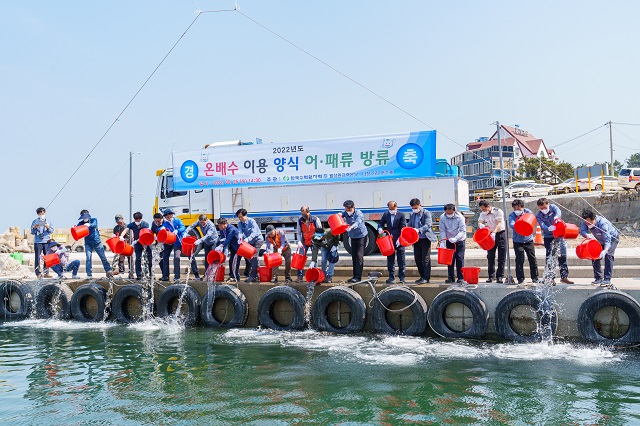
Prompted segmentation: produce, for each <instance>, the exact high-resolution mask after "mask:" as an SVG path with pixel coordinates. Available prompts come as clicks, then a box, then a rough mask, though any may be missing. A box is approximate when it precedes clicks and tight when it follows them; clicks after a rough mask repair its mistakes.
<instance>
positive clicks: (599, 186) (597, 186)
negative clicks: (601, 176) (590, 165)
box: [593, 184, 602, 191]
mask: <svg viewBox="0 0 640 426" xmlns="http://www.w3.org/2000/svg"><path fill="white" fill-rule="evenodd" d="M593 189H595V190H596V191H602V185H600V184H598V185H596V186H595V188H593Z"/></svg>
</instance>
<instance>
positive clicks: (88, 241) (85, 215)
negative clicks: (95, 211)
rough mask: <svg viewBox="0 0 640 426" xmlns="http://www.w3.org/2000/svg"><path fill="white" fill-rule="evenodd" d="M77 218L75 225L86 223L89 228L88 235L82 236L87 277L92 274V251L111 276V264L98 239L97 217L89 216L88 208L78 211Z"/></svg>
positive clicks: (108, 275)
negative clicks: (78, 215)
mask: <svg viewBox="0 0 640 426" xmlns="http://www.w3.org/2000/svg"><path fill="white" fill-rule="evenodd" d="M78 220H79V222H78V224H77V225H76V226H81V225H86V226H87V227H88V228H89V235H87V236H86V237H84V250H85V256H86V261H87V265H86V269H87V278H91V277H92V276H93V275H92V272H93V268H92V263H91V257H92V255H93V252H94V251H95V252H96V254H97V255H98V257H99V258H100V261H101V262H102V266H103V267H104V270H105V272H106V273H107V277H109V278H112V277H113V272H112V271H111V265H109V262H108V261H107V256H106V255H105V254H104V246H103V245H102V240H101V239H100V231H98V219H96V218H95V217H91V215H90V214H89V210H82V211H81V212H80V217H79V218H78Z"/></svg>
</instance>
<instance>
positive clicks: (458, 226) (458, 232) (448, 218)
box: [440, 204, 467, 284]
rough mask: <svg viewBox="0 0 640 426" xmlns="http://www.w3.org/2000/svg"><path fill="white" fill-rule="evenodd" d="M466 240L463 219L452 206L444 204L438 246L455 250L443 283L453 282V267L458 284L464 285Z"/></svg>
mask: <svg viewBox="0 0 640 426" xmlns="http://www.w3.org/2000/svg"><path fill="white" fill-rule="evenodd" d="M466 239H467V231H466V229H465V224H464V217H462V214H460V213H458V212H456V206H455V205H453V204H445V206H444V214H443V215H442V216H440V245H441V246H442V247H446V248H449V249H455V253H454V256H453V262H451V265H449V267H448V268H447V272H448V278H447V279H446V281H445V283H447V284H451V283H454V282H455V277H454V276H453V272H454V267H455V272H456V275H457V277H458V283H461V284H462V283H464V275H462V268H463V267H464V251H465V243H466Z"/></svg>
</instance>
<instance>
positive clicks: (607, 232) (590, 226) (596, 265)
mask: <svg viewBox="0 0 640 426" xmlns="http://www.w3.org/2000/svg"><path fill="white" fill-rule="evenodd" d="M581 216H582V219H584V221H583V222H582V226H580V235H582V236H583V237H585V238H593V239H595V240H596V241H597V242H599V243H600V245H601V246H602V252H601V253H600V257H598V258H597V259H595V260H593V261H591V264H592V265H593V277H594V279H595V280H594V281H593V282H592V283H591V284H593V285H610V284H611V277H612V276H613V260H614V256H615V253H616V247H617V246H618V242H619V241H620V237H619V234H618V231H617V230H616V228H615V227H614V226H613V224H612V223H611V222H609V221H608V220H607V219H605V218H604V217H602V216H596V214H595V213H594V212H592V211H591V210H590V209H584V210H583V211H582V214H581ZM589 231H590V232H591V233H588V232H589ZM602 259H604V281H603V280H602V266H601V265H600V263H601V262H600V261H601V260H602Z"/></svg>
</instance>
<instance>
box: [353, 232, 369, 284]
mask: <svg viewBox="0 0 640 426" xmlns="http://www.w3.org/2000/svg"><path fill="white" fill-rule="evenodd" d="M367 239H368V238H367V237H361V238H351V241H350V242H351V262H352V263H353V278H355V279H357V280H361V279H362V269H363V268H364V246H366V245H367Z"/></svg>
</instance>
